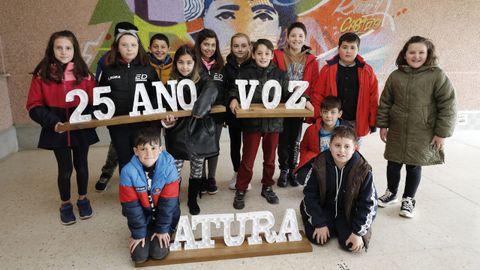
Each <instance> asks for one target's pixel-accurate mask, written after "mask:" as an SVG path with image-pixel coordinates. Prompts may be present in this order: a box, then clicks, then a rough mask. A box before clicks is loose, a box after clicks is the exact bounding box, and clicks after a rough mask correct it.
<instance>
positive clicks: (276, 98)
mask: <svg viewBox="0 0 480 270" xmlns="http://www.w3.org/2000/svg"><path fill="white" fill-rule="evenodd" d="M272 88H273V89H274V91H275V92H274V93H273V100H272V101H270V100H269V97H270V90H271V89H272ZM281 99H282V86H281V85H280V83H279V82H278V81H276V80H268V81H267V82H266V83H265V84H264V85H263V88H262V103H263V106H265V108H267V109H275V108H276V107H277V106H278V104H280V100H281Z"/></svg>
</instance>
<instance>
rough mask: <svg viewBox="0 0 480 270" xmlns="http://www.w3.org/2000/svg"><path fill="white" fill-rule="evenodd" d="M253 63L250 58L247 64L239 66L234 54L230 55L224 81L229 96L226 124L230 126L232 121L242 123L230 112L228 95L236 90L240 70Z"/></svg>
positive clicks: (226, 99)
mask: <svg viewBox="0 0 480 270" xmlns="http://www.w3.org/2000/svg"><path fill="white" fill-rule="evenodd" d="M251 62H252V59H251V58H249V59H247V60H245V62H243V63H241V64H238V63H237V60H236V59H235V56H234V55H233V54H229V55H228V56H227V63H226V64H225V68H224V69H223V74H224V76H223V81H224V85H225V87H224V89H225V93H226V94H227V96H226V97H225V103H226V104H225V106H226V107H227V112H226V113H225V122H226V123H227V125H230V124H231V123H232V121H240V119H237V118H236V117H235V115H234V114H233V113H232V111H230V109H229V108H228V106H229V104H228V94H229V91H231V90H233V89H234V88H235V86H236V85H235V80H236V79H237V77H238V73H239V72H240V69H241V68H242V67H245V66H246V65H250V64H251Z"/></svg>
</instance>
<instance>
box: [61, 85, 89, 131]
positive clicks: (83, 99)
mask: <svg viewBox="0 0 480 270" xmlns="http://www.w3.org/2000/svg"><path fill="white" fill-rule="evenodd" d="M75 96H78V98H79V99H80V100H79V102H78V106H77V107H76V108H75V110H74V111H73V113H72V115H71V116H70V119H68V121H69V122H70V123H72V124H73V123H80V122H86V121H90V120H92V116H91V115H90V114H82V112H83V111H84V110H85V108H86V107H87V105H88V94H87V92H85V91H84V90H82V89H73V90H71V91H69V92H68V93H67V95H66V97H65V101H66V102H72V101H74V99H75Z"/></svg>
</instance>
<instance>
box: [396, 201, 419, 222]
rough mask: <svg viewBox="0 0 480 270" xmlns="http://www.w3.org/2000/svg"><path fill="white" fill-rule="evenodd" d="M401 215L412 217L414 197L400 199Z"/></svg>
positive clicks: (413, 214) (413, 213)
mask: <svg viewBox="0 0 480 270" xmlns="http://www.w3.org/2000/svg"><path fill="white" fill-rule="evenodd" d="M398 214H399V215H400V216H402V217H406V218H413V216H415V199H414V198H410V197H406V198H403V199H402V207H400V213H398Z"/></svg>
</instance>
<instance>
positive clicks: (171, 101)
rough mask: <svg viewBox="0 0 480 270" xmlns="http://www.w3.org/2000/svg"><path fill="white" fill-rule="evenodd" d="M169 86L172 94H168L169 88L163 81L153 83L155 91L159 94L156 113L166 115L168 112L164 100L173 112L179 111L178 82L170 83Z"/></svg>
mask: <svg viewBox="0 0 480 270" xmlns="http://www.w3.org/2000/svg"><path fill="white" fill-rule="evenodd" d="M167 83H168V85H169V86H170V89H171V93H170V92H168V90H167V88H166V87H165V85H164V84H163V83H162V82H161V81H157V82H152V85H153V86H154V87H155V91H156V93H157V103H158V108H157V109H156V110H155V113H164V112H166V111H167V109H165V107H164V106H163V98H165V101H167V103H168V106H170V108H171V109H172V111H178V108H177V89H176V88H175V87H176V86H177V81H168V82H167ZM162 97H163V98H162Z"/></svg>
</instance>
